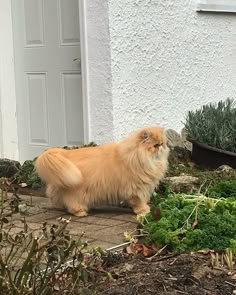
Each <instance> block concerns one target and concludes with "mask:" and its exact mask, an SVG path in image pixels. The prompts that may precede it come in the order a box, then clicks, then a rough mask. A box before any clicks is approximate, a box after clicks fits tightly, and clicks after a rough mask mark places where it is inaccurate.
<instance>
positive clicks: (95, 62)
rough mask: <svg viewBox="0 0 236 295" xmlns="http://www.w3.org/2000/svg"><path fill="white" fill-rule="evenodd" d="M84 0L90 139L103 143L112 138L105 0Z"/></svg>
mask: <svg viewBox="0 0 236 295" xmlns="http://www.w3.org/2000/svg"><path fill="white" fill-rule="evenodd" d="M84 2H85V4H84V5H85V14H86V15H85V17H86V24H85V26H86V28H85V29H86V40H85V41H86V47H87V63H86V71H87V82H88V83H87V87H88V89H87V90H88V95H87V97H88V108H89V139H90V140H92V141H95V142H96V143H104V142H109V141H112V140H113V131H114V129H113V127H114V126H113V115H114V114H113V102H112V93H111V91H112V88H111V48H110V45H111V43H110V34H109V13H108V12H109V10H108V1H103V0H86V1H84Z"/></svg>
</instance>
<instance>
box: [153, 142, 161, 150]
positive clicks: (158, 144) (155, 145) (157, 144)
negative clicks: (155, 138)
mask: <svg viewBox="0 0 236 295" xmlns="http://www.w3.org/2000/svg"><path fill="white" fill-rule="evenodd" d="M160 146H162V143H156V144H154V148H155V149H156V148H159V147H160Z"/></svg>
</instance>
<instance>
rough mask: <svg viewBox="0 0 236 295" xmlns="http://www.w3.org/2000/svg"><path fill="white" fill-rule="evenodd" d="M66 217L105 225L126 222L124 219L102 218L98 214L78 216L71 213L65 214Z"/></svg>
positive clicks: (76, 220) (86, 222)
mask: <svg viewBox="0 0 236 295" xmlns="http://www.w3.org/2000/svg"><path fill="white" fill-rule="evenodd" d="M63 217H64V218H67V219H69V218H71V220H72V221H73V222H79V223H85V224H94V225H104V226H115V225H119V224H122V223H124V222H126V220H122V219H111V218H101V217H97V216H91V215H89V216H86V217H76V216H71V215H65V216H63Z"/></svg>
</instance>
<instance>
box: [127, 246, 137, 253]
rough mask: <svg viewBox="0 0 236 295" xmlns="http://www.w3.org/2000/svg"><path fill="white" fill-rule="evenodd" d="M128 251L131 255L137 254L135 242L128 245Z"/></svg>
mask: <svg viewBox="0 0 236 295" xmlns="http://www.w3.org/2000/svg"><path fill="white" fill-rule="evenodd" d="M126 252H127V254H130V255H136V254H137V252H136V249H135V248H134V246H133V244H130V245H129V246H128V247H126Z"/></svg>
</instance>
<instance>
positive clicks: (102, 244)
mask: <svg viewBox="0 0 236 295" xmlns="http://www.w3.org/2000/svg"><path fill="white" fill-rule="evenodd" d="M113 246H116V244H114V243H111V242H104V241H100V240H95V241H93V242H90V243H89V245H88V248H89V249H92V248H95V247H100V248H102V249H103V250H106V249H108V248H110V247H113Z"/></svg>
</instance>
